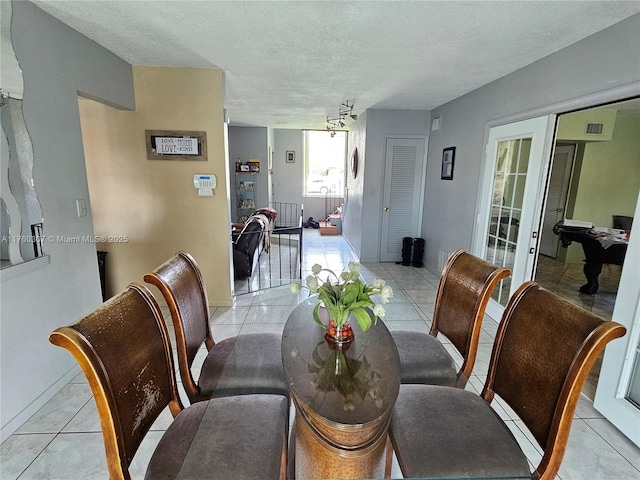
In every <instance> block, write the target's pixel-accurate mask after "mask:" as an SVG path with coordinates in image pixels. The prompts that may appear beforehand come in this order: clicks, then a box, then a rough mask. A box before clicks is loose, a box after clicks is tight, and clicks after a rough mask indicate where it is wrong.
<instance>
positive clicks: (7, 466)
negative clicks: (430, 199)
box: [0, 230, 640, 480]
mask: <svg viewBox="0 0 640 480" xmlns="http://www.w3.org/2000/svg"><path fill="white" fill-rule="evenodd" d="M304 243H305V247H304V261H303V275H304V276H306V275H307V274H308V272H310V270H311V266H312V265H313V264H314V263H320V264H322V265H324V266H327V267H329V268H332V269H334V270H341V269H342V268H343V266H345V265H346V264H347V263H348V261H349V260H351V259H352V258H354V256H353V254H352V252H351V250H350V248H349V247H348V245H347V243H346V242H345V241H344V239H343V238H342V237H340V236H335V237H334V236H320V235H318V232H317V231H316V230H305V242H304ZM362 273H363V277H364V278H365V280H366V281H371V280H373V279H374V278H377V277H379V278H383V279H385V280H386V281H387V283H388V284H390V285H391V286H392V287H393V288H394V298H393V300H392V302H391V303H389V304H388V305H387V307H388V308H387V312H388V313H387V319H388V320H387V321H386V323H387V325H388V326H389V327H390V328H391V329H414V330H420V331H424V332H426V331H428V329H429V326H430V321H431V316H432V312H433V306H434V301H435V292H436V288H437V284H438V276H437V275H435V274H433V273H431V272H429V271H428V270H426V269H424V268H413V267H405V266H402V265H396V264H393V263H384V264H366V265H364V266H363V269H362ZM303 297H304V294H301V295H300V296H296V295H293V294H291V292H290V290H289V287H286V286H285V287H278V288H274V289H270V290H266V291H264V292H262V293H259V294H253V295H244V296H239V297H238V298H237V300H236V302H235V305H234V306H233V307H217V308H216V307H212V309H211V310H212V315H211V324H212V329H213V333H214V337H215V338H216V340H222V339H224V338H227V337H229V336H232V335H237V334H238V333H249V332H263V331H269V332H282V329H283V327H284V323H285V321H286V318H287V316H288V314H289V313H290V312H291V310H292V309H293V308H294V307H295V305H297V303H298V302H299V301H301V300H302V299H303ZM165 313H166V312H165ZM169 324H170V321H169ZM496 327H497V324H496V323H495V322H494V321H493V320H491V319H489V318H487V319H485V322H484V325H483V332H482V336H481V339H480V348H479V353H478V360H477V362H476V367H475V373H474V375H473V376H472V378H471V379H470V382H469V384H468V387H467V388H468V389H469V390H472V391H476V392H479V391H480V390H481V389H482V384H483V381H484V379H485V376H486V370H487V366H488V362H489V357H490V354H491V347H492V343H493V338H494V335H495V331H496ZM170 330H172V329H170ZM449 350H450V351H451V353H452V354H453V355H454V357H455V358H458V359H459V356H458V355H457V353H456V352H455V350H454V349H453V348H452V347H451V348H449ZM202 353H204V352H202ZM494 405H495V409H496V411H497V412H498V413H499V414H500V415H501V417H502V418H503V419H504V420H505V421H506V422H507V423H508V425H509V426H510V428H511V429H512V431H513V432H514V434H515V436H516V438H517V439H518V441H519V442H520V443H521V446H522V448H523V450H524V451H525V452H526V453H527V455H528V457H529V459H530V462H531V464H532V465H537V463H538V461H539V459H540V455H541V449H540V448H539V447H538V446H537V444H535V441H533V440H532V438H531V435H530V434H529V433H528V432H527V430H526V429H525V428H524V427H523V426H522V424H521V422H520V421H519V420H517V419H516V417H515V414H513V412H510V411H509V408H508V407H506V406H504V405H503V404H501V402H500V401H499V400H498V401H497V402H496V401H494ZM170 422H171V416H170V414H169V413H168V412H165V413H164V414H163V415H162V416H161V417H160V418H159V419H158V421H157V422H156V424H155V425H154V426H153V428H152V430H151V432H150V433H149V434H148V435H147V437H146V438H145V440H144V442H143V444H142V446H141V448H140V450H139V451H138V453H137V454H136V457H135V458H134V461H133V465H132V467H131V474H132V477H133V478H134V479H137V478H143V477H144V471H145V466H146V464H147V462H148V460H149V458H150V456H151V453H152V451H153V449H154V448H155V445H156V444H157V442H158V441H159V438H160V437H161V435H162V433H163V431H164V430H165V429H166V428H167V425H168V424H169V423H170ZM0 468H1V470H0V478H2V480H10V479H17V478H19V479H21V480H24V479H60V480H70V479H76V478H77V479H93V478H96V479H103V480H104V479H106V478H107V477H108V474H107V470H106V461H105V456H104V447H103V443H102V434H101V430H100V423H99V421H98V417H97V413H96V408H95V404H94V402H93V399H92V396H91V391H90V388H89V385H88V384H87V382H86V380H85V379H84V376H83V375H82V374H79V375H78V376H77V377H76V378H75V379H74V380H73V381H72V382H71V383H69V384H68V385H67V386H65V387H64V388H63V389H62V390H61V391H60V393H58V394H57V395H56V396H55V397H54V398H53V399H52V400H51V401H49V402H48V403H47V404H46V405H45V406H44V407H43V408H42V409H41V410H40V411H38V412H37V413H36V414H35V415H34V416H33V417H32V418H31V419H30V420H28V421H27V422H26V423H25V424H24V425H23V426H22V427H21V428H20V429H19V430H18V431H17V432H16V433H15V434H14V435H12V436H11V437H9V438H8V439H7V440H6V441H5V442H4V443H3V444H2V446H1V457H0ZM392 476H393V477H394V478H398V477H400V476H401V475H400V473H399V470H398V467H397V464H394V469H393V471H392ZM557 478H558V479H561V480H610V479H611V480H625V479H629V480H630V479H634V480H635V479H637V478H640V449H638V448H637V447H636V446H635V445H633V444H632V443H631V442H630V441H629V440H627V439H626V437H624V436H623V435H622V434H621V433H620V432H619V431H618V430H617V429H616V428H615V427H613V426H612V425H611V424H610V423H609V422H608V421H607V420H606V419H604V418H603V417H602V415H600V413H598V411H596V410H595V409H594V408H593V406H592V404H591V401H589V399H588V398H586V397H583V398H581V399H580V402H579V404H578V408H577V410H576V414H575V417H574V421H573V426H572V430H571V437H570V439H569V444H568V447H567V451H566V454H565V457H564V462H563V464H562V467H561V469H560V472H559V475H558V477H557ZM234 480H235V479H234Z"/></svg>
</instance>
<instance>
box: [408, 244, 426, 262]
mask: <svg viewBox="0 0 640 480" xmlns="http://www.w3.org/2000/svg"><path fill="white" fill-rule="evenodd" d="M424 245H425V241H424V238H415V239H414V240H413V257H412V260H411V266H412V267H417V268H422V266H423V264H422V257H424Z"/></svg>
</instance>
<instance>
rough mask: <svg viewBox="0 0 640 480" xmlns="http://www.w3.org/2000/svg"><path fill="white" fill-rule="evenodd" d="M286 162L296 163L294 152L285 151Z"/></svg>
mask: <svg viewBox="0 0 640 480" xmlns="http://www.w3.org/2000/svg"><path fill="white" fill-rule="evenodd" d="M287 163H296V152H294V151H287Z"/></svg>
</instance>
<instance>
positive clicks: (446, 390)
mask: <svg viewBox="0 0 640 480" xmlns="http://www.w3.org/2000/svg"><path fill="white" fill-rule="evenodd" d="M390 432H391V434H392V435H393V441H394V444H395V445H396V452H399V453H400V455H399V456H398V461H399V462H400V466H401V468H402V472H403V474H404V476H405V477H406V478H409V477H410V478H485V477H486V478H496V477H505V478H530V477H531V470H530V469H529V464H528V462H527V457H526V456H525V454H524V453H523V452H522V450H521V449H520V447H519V445H518V442H517V441H516V439H515V438H514V436H513V434H512V433H511V431H510V430H509V428H508V427H507V426H506V425H505V423H504V422H503V421H502V420H501V419H500V417H499V416H498V415H497V414H496V413H495V411H494V410H493V409H492V408H491V407H490V406H489V405H488V404H487V402H485V401H484V400H483V399H482V398H481V397H480V396H478V395H477V394H474V393H472V392H468V391H466V390H461V389H458V388H451V387H442V386H437V385H401V386H400V393H399V395H398V399H397V401H396V404H395V408H394V413H393V418H392V420H391V429H390Z"/></svg>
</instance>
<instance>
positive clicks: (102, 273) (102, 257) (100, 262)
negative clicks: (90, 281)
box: [98, 251, 107, 302]
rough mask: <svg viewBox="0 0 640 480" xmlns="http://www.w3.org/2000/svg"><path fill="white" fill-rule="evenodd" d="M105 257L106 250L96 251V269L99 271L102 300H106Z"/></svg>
mask: <svg viewBox="0 0 640 480" xmlns="http://www.w3.org/2000/svg"><path fill="white" fill-rule="evenodd" d="M106 257H107V252H101V251H98V271H99V272H100V288H101V289H102V301H103V302H106V301H107V293H106V283H107V274H106V268H107V267H106Z"/></svg>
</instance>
